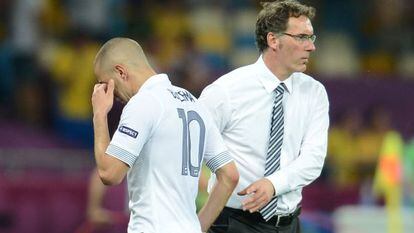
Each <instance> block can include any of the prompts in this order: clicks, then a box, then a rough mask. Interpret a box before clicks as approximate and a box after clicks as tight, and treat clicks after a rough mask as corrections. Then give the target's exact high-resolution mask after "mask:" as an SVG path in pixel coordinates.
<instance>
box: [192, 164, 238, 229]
mask: <svg viewBox="0 0 414 233" xmlns="http://www.w3.org/2000/svg"><path fill="white" fill-rule="evenodd" d="M215 174H216V177H217V179H216V182H215V184H214V186H213V188H212V189H211V191H210V195H209V197H208V199H207V201H206V203H205V205H204V206H203V208H202V209H201V210H200V212H199V213H198V218H199V220H200V224H201V230H202V231H203V232H206V231H207V230H208V229H209V228H210V226H211V224H212V223H213V222H214V220H216V218H217V217H218V215H219V214H220V212H221V210H222V209H223V207H224V206H225V205H226V203H227V200H228V199H229V197H230V195H231V194H232V192H233V190H234V188H235V187H236V185H237V183H238V181H239V173H238V171H237V168H236V164H235V163H234V162H229V163H227V164H226V165H224V166H222V167H220V168H219V169H217V171H216V172H215Z"/></svg>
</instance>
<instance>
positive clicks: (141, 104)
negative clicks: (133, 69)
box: [124, 90, 162, 110]
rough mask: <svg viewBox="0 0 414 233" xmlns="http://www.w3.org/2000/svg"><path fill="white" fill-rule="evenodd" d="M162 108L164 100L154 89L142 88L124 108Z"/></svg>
mask: <svg viewBox="0 0 414 233" xmlns="http://www.w3.org/2000/svg"><path fill="white" fill-rule="evenodd" d="M157 107H158V108H162V101H161V100H160V99H159V96H157V95H156V94H155V93H154V92H153V91H152V90H140V91H139V92H138V93H136V94H135V95H133V96H132V97H131V99H129V101H128V102H127V104H126V105H125V107H124V109H136V110H137V109H154V108H157Z"/></svg>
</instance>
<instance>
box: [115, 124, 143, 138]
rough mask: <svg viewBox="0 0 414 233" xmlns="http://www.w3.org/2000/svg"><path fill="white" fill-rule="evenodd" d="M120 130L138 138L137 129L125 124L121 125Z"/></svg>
mask: <svg viewBox="0 0 414 233" xmlns="http://www.w3.org/2000/svg"><path fill="white" fill-rule="evenodd" d="M118 131H119V132H121V133H123V134H126V135H128V136H130V137H133V138H137V136H138V132H137V131H135V130H133V129H131V128H129V127H126V126H123V125H121V126H119V128H118Z"/></svg>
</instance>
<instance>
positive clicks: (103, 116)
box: [93, 112, 108, 121]
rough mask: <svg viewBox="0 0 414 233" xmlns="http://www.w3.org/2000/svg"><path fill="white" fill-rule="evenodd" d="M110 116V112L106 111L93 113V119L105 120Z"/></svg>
mask: <svg viewBox="0 0 414 233" xmlns="http://www.w3.org/2000/svg"><path fill="white" fill-rule="evenodd" d="M107 116H108V113H105V112H94V113H93V120H94V121H96V120H105V119H106V118H107Z"/></svg>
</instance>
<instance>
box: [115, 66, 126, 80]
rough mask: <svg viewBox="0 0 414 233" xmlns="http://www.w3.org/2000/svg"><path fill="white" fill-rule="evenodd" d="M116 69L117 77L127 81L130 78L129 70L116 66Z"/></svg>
mask: <svg viewBox="0 0 414 233" xmlns="http://www.w3.org/2000/svg"><path fill="white" fill-rule="evenodd" d="M114 68H115V72H116V75H117V76H118V77H119V78H121V79H122V80H124V81H126V80H127V77H128V72H127V69H126V68H125V67H124V66H122V65H115V67H114Z"/></svg>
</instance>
